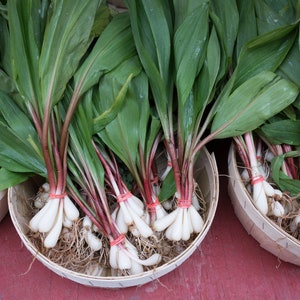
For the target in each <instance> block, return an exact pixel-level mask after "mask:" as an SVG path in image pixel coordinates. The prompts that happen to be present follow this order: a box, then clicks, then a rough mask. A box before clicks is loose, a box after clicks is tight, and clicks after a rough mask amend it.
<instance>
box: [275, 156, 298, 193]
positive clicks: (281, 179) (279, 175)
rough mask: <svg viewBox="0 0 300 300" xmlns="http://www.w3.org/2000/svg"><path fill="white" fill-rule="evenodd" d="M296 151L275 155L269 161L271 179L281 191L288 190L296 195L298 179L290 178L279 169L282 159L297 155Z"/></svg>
mask: <svg viewBox="0 0 300 300" xmlns="http://www.w3.org/2000/svg"><path fill="white" fill-rule="evenodd" d="M298 156H299V153H298V152H295V151H294V152H288V153H286V154H284V155H279V156H275V157H274V158H273V159H272V161H271V168H272V179H273V180H274V182H275V183H276V184H277V185H278V186H279V188H280V190H281V191H288V192H290V193H291V195H292V196H293V195H298V194H299V190H300V180H296V179H292V178H290V177H288V176H287V175H285V174H284V173H283V172H282V171H281V167H282V164H283V161H284V159H285V158H286V157H298Z"/></svg>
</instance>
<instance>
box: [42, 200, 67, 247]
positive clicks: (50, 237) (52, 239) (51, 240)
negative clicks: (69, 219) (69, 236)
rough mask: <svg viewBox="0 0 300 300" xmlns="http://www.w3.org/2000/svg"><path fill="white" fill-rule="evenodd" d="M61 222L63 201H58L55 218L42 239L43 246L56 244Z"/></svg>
mask: <svg viewBox="0 0 300 300" xmlns="http://www.w3.org/2000/svg"><path fill="white" fill-rule="evenodd" d="M62 223H63V203H61V202H60V203H59V207H58V213H57V215H56V220H55V222H54V226H53V227H52V228H51V230H50V231H49V233H48V234H47V237H46V238H45V240H44V246H45V247H46V248H52V247H54V246H55V245H56V243H57V241H58V238H59V235H60V233H61V230H62Z"/></svg>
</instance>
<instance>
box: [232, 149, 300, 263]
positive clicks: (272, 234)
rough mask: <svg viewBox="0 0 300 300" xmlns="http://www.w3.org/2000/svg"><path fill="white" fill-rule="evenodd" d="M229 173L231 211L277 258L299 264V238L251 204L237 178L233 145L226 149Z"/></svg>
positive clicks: (249, 232)
mask: <svg viewBox="0 0 300 300" xmlns="http://www.w3.org/2000/svg"><path fill="white" fill-rule="evenodd" d="M228 174H229V183H228V193H229V196H230V198H231V202H232V205H233V208H234V212H235V214H236V216H237V218H238V219H239V221H240V222H241V223H242V225H243V227H244V228H245V229H246V231H247V232H248V234H250V235H251V236H252V237H253V238H254V239H255V240H256V241H257V242H258V243H259V244H260V246H261V247H262V248H264V249H265V250H267V251H268V252H270V253H272V254H273V255H275V256H276V257H278V258H279V259H280V260H282V261H285V262H289V263H292V264H295V265H298V266H300V241H299V240H297V239H296V238H294V237H293V236H291V235H290V234H288V233H287V232H286V231H284V230H283V229H282V228H280V227H279V226H278V225H277V224H276V223H274V222H273V221H272V220H271V219H269V218H268V217H266V216H264V215H263V214H261V213H260V212H259V211H258V210H257V208H256V207H255V206H254V204H253V202H252V197H251V196H250V194H249V192H248V191H247V189H246V187H245V185H244V183H243V181H242V179H241V177H240V170H239V168H238V166H237V160H236V151H235V149H234V146H233V144H232V145H231V147H230V150H229V156H228Z"/></svg>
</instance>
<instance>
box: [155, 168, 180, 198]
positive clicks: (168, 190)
mask: <svg viewBox="0 0 300 300" xmlns="http://www.w3.org/2000/svg"><path fill="white" fill-rule="evenodd" d="M175 192H176V186H175V180H174V172H173V170H171V171H170V172H169V173H168V175H167V177H166V178H165V180H164V181H163V183H162V186H161V189H160V192H159V196H158V198H159V201H160V202H164V201H166V200H168V199H171V198H172V197H173V196H174V194H175Z"/></svg>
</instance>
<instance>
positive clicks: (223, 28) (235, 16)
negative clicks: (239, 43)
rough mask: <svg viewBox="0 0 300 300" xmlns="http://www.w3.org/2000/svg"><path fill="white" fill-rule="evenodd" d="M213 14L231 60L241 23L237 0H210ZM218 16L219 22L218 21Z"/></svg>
mask: <svg viewBox="0 0 300 300" xmlns="http://www.w3.org/2000/svg"><path fill="white" fill-rule="evenodd" d="M210 6H211V16H212V19H213V20H214V22H215V23H214V24H215V26H216V28H217V31H218V33H219V35H220V36H221V37H222V40H223V42H224V45H225V50H226V55H227V57H228V59H229V60H230V59H231V58H232V56H233V49H234V46H235V41H236V36H237V32H238V25H239V13H238V9H237V5H236V1H235V0H227V1H224V0H213V1H210ZM216 18H218V20H219V21H218V22H216Z"/></svg>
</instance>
